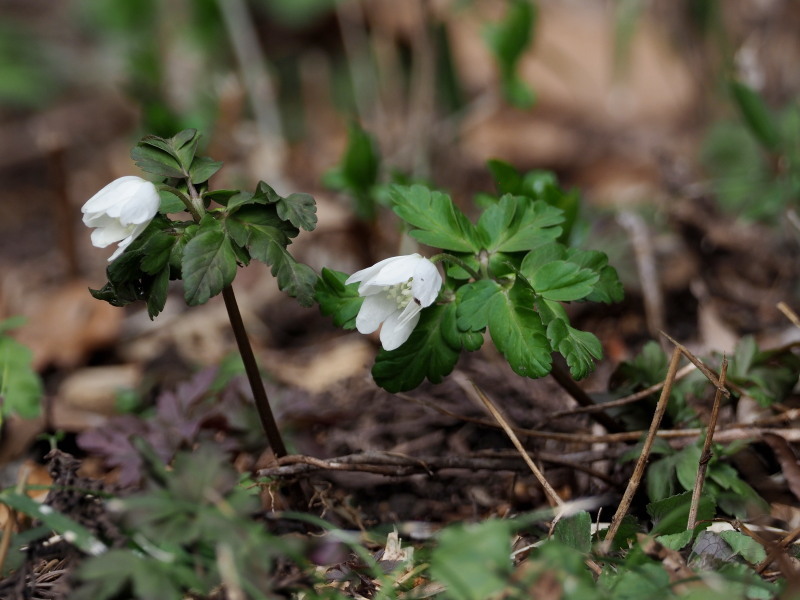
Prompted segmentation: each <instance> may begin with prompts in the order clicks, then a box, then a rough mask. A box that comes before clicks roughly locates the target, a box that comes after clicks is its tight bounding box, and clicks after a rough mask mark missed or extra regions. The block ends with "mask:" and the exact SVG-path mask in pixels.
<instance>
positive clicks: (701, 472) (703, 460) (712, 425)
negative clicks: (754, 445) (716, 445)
mask: <svg viewBox="0 0 800 600" xmlns="http://www.w3.org/2000/svg"><path fill="white" fill-rule="evenodd" d="M727 374H728V358H727V357H725V356H723V357H722V366H721V367H720V370H719V382H720V383H721V384H722V385H723V386H724V385H725V378H726V377H727ZM721 403H722V391H721V390H720V389H719V388H717V391H716V393H715V394H714V405H713V406H712V407H711V417H710V418H709V420H708V430H707V431H706V439H705V442H703V451H702V452H701V453H700V462H699V464H698V465H697V477H696V478H695V480H694V489H693V490H692V503H691V504H690V505H689V519H688V520H687V522H686V529H694V528H695V525H697V510H698V508H699V507H700V494H702V492H703V482H704V481H705V478H706V471H708V463H709V461H710V460H711V456H712V454H711V442H712V440H713V439H714V430H715V429H716V428H717V417H718V416H719V407H720V404H721Z"/></svg>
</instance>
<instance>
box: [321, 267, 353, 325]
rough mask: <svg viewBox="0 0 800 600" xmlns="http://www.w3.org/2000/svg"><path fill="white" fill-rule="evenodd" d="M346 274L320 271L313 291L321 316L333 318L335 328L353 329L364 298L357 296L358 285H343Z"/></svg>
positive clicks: (327, 270) (326, 270)
mask: <svg viewBox="0 0 800 600" xmlns="http://www.w3.org/2000/svg"><path fill="white" fill-rule="evenodd" d="M347 277H348V275H347V273H342V272H341V271H333V270H331V269H326V268H323V269H322V273H321V275H320V277H319V280H318V281H317V285H316V287H315V289H314V298H315V300H316V301H317V303H318V304H319V309H320V311H322V314H324V315H328V316H330V317H332V318H333V322H334V324H335V325H336V326H337V327H342V328H344V329H355V327H356V316H358V311H359V310H360V309H361V305H362V304H363V302H364V298H362V297H361V296H359V295H358V283H351V284H350V285H345V283H344V282H345V280H346V279H347Z"/></svg>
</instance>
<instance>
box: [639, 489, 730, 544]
mask: <svg viewBox="0 0 800 600" xmlns="http://www.w3.org/2000/svg"><path fill="white" fill-rule="evenodd" d="M691 501H692V492H684V493H682V494H678V495H676V496H670V497H669V498H664V499H663V500H658V501H656V502H651V503H649V504H648V505H647V513H648V514H649V515H650V517H651V518H652V519H653V531H652V533H653V535H664V534H672V533H683V532H684V531H686V522H687V519H688V518H689V505H690V504H691ZM715 509H716V506H715V504H714V501H713V499H712V498H710V497H708V496H707V495H706V496H702V497H701V498H700V505H699V507H698V510H697V520H698V521H710V520H711V519H713V518H714V511H715Z"/></svg>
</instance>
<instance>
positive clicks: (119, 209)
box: [81, 175, 161, 262]
mask: <svg viewBox="0 0 800 600" xmlns="http://www.w3.org/2000/svg"><path fill="white" fill-rule="evenodd" d="M160 203H161V200H160V198H159V197H158V190H157V189H156V186H155V185H153V184H152V183H150V182H149V181H147V180H146V179H142V178H141V177H136V176H135V175H128V176H126V177H120V178H119V179H115V180H114V181H112V182H111V183H109V184H108V185H107V186H106V187H104V188H103V189H102V190H100V191H99V192H97V193H96V194H95V195H94V196H92V197H91V198H89V200H87V202H86V204H84V205H83V208H81V212H82V213H83V223H84V224H85V225H86V226H88V227H94V228H96V229H95V230H94V231H92V244H93V245H94V246H96V247H97V248H105V247H106V246H108V245H109V244H113V243H115V242H119V245H118V247H117V249H116V251H115V252H114V254H112V255H111V257H110V258H109V259H108V261H109V262H111V261H112V260H114V259H115V258H117V257H118V256H119V255H120V254H122V253H123V252H124V251H125V248H127V247H128V246H129V245H130V244H131V242H132V241H133V240H135V239H136V238H137V237H138V236H139V235H140V234H141V233H142V232H143V231H144V230H145V229H147V226H148V225H149V224H150V221H152V220H153V217H155V216H156V214H157V213H158V207H159V205H160Z"/></svg>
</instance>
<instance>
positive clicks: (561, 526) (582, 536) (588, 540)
mask: <svg viewBox="0 0 800 600" xmlns="http://www.w3.org/2000/svg"><path fill="white" fill-rule="evenodd" d="M553 539H555V540H556V541H558V542H561V543H562V544H564V545H566V546H569V547H570V548H572V549H574V550H577V551H578V552H581V553H583V554H588V553H589V551H590V550H591V549H592V517H591V515H589V513H588V512H586V511H585V510H582V511H580V512H578V513H577V514H574V515H571V516H569V517H565V518H563V519H560V520H559V521H558V523H556V526H555V529H553Z"/></svg>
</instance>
